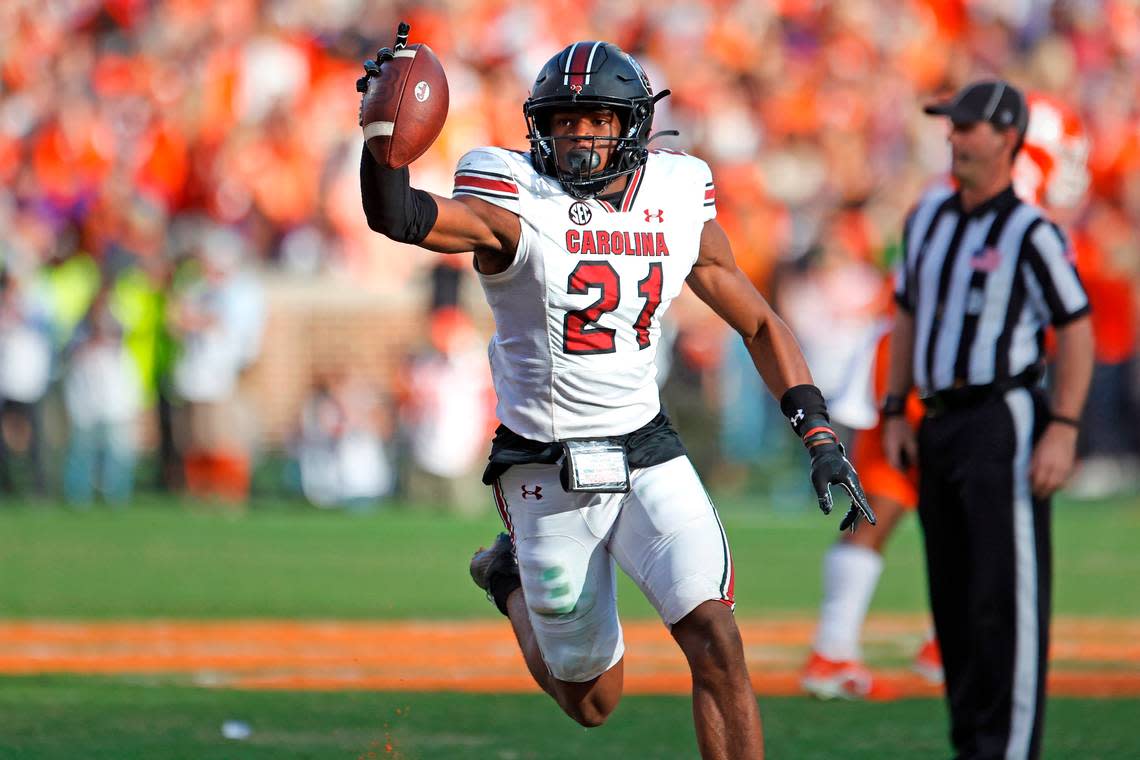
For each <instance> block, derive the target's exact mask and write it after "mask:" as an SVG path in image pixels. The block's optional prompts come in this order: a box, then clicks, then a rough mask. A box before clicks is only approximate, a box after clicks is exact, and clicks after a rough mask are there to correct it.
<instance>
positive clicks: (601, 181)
mask: <svg viewBox="0 0 1140 760" xmlns="http://www.w3.org/2000/svg"><path fill="white" fill-rule="evenodd" d="M603 109H604V110H609V111H613V112H614V114H615V115H616V116H617V119H618V121H619V124H620V128H619V131H618V134H617V135H616V136H613V137H609V136H602V135H595V136H579V135H565V136H561V137H555V136H554V135H553V134H552V129H551V120H552V117H553V115H554V113H555V112H559V111H586V110H603ZM523 111H524V114H525V116H526V120H527V131H528V134H527V138H528V139H529V140H530V145H531V154H532V155H533V156H534V158H535V162H536V165H537V168H538V169H539V171H541V172H542V173H543V174H547V175H549V176H551V177H554V178H555V179H557V180H558V182H559V183H560V184H561V185H562V187H563V188H564V189H565V190H566V192H567V193H568V194H569V195H571V196H573V197H575V198H579V199H582V200H586V199H589V198H593V197H595V196H596V195H598V194H600V193H601V192H603V191H604V190H605V189H606V187H607V186H608V185H609V184H610V183H611V182H613V181H614V180H615V179H617V178H618V177H621V176H624V175H626V174H632V173H633V172H635V171H637V169H638V168H639V167H640V166H641V165H642V164H644V163H645V159H646V157H647V156H648V153H649V151H648V149H647V147H646V145H647V143H648V135H649V128H650V126H651V124H652V113H653V111H652V99H651V98H646V99H645V102H644V103H639V104H637V105H635V106H634V107H632V108H621V107H619V106H615V105H614V104H612V103H602V102H590V101H586V100H582V101H577V102H569V103H565V102H564V103H552V104H548V105H532V104H531V102H530V101H528V102H527V105H526V106H525V107H524V109H523ZM631 115H632V118H631ZM639 115H640V118H638V116H639ZM564 140H568V141H574V142H586V141H588V142H589V146H588V147H585V148H583V149H580V150H572V151H570V152H569V154H568V156H567V159H568V161H569V163H570V164H571V165H570V166H567V167H563V166H560V165H559V163H558V150H557V145H558V143H559V142H560V141H564ZM600 147H608V148H609V151H608V153H609V155H608V157H607V159H606V162H605V165H604V166H603V165H602V164H601V163H600V161H601V153H600V152H599V151H598V148H600ZM591 159H593V160H591ZM575 163H576V164H577V165H574V164H575Z"/></svg>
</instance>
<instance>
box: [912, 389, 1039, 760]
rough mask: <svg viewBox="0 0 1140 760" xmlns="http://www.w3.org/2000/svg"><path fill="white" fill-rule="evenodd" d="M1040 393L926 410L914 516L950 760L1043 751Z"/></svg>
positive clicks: (1008, 758) (1005, 758)
mask: <svg viewBox="0 0 1140 760" xmlns="http://www.w3.org/2000/svg"><path fill="white" fill-rule="evenodd" d="M1045 411H1046V407H1045V404H1044V400H1043V398H1042V396H1041V395H1040V394H1039V392H1037V391H1035V390H1030V389H1027V388H1015V389H1013V390H1009V391H1006V392H1004V393H1001V394H997V393H995V394H994V395H993V396H990V397H989V398H986V399H984V400H982V401H980V402H979V403H977V404H976V405H973V406H970V407H967V408H960V409H953V410H949V411H945V412H943V413H942V414H940V415H938V416H934V417H929V416H928V417H927V418H926V419H924V420H923V422H922V427H921V429H920V431H919V462H920V467H919V472H920V482H919V502H918V512H919V518H920V520H921V522H922V532H923V536H924V541H925V545H926V565H927V579H928V582H929V591H930V606H931V609H932V611H933V613H934V627H935V631H936V632H937V634H938V640H939V642H940V643H941V646H942V660H943V666H944V668H945V673H946V698H947V702H948V703H949V707H950V723H951V727H950V738H951V741H952V742H953V745H954V748H955V750H956V759H957V760H983V759H986V760H989V759H990V758H1000V759H1002V760H1022V759H1023V758H1037V757H1038V756H1039V755H1040V752H1041V727H1042V724H1043V719H1044V712H1045V670H1046V661H1047V657H1048V649H1049V615H1050V587H1051V581H1052V562H1051V559H1052V557H1051V547H1050V538H1049V513H1050V505H1049V501H1048V500H1047V499H1046V500H1039V499H1035V498H1034V497H1033V495H1032V492H1031V490H1030V484H1029V463H1030V460H1031V458H1032V454H1033V444H1034V442H1035V441H1036V440H1037V438H1038V436H1039V435H1040V433H1041V430H1042V429H1043V428H1044V422H1045V419H1046V416H1045Z"/></svg>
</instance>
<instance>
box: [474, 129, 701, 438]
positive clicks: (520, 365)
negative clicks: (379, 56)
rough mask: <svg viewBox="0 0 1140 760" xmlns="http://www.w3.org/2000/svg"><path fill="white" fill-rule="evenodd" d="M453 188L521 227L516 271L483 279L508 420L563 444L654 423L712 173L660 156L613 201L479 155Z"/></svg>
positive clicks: (502, 416)
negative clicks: (672, 308) (666, 322)
mask: <svg viewBox="0 0 1140 760" xmlns="http://www.w3.org/2000/svg"><path fill="white" fill-rule="evenodd" d="M452 194H453V196H460V195H471V196H475V197H477V198H481V199H482V200H485V201H487V202H489V203H493V204H495V205H496V206H500V207H502V208H505V209H507V210H508V211H512V212H514V213H515V214H518V216H519V220H520V222H521V227H522V233H521V235H520V237H519V245H518V250H517V252H516V253H515V258H514V261H513V262H512V263H511V265H510V267H509V268H507V270H506V271H504V272H501V273H499V274H494V275H480V281H481V282H482V285H483V291H484V292H485V294H486V297H487V302H488V303H489V304H490V305H491V310H492V312H493V313H494V316H495V335H494V336H493V337H492V338H491V345H490V349H489V354H490V360H491V372H492V374H493V376H494V382H495V392H496V393H497V395H498V409H497V412H498V417H499V420H500V421H501V422H502V423H503V424H504V425H506V426H507V427H508V428H510V429H511V430H513V431H514V432H515V433H518V434H519V435H521V436H523V437H525V438H530V439H532V440H536V441H559V440H565V439H567V438H589V437H600V436H610V435H621V434H624V433H629V432H631V431H633V430H636V429H637V428H639V427H641V426H642V425H644V424H645V423H647V422H649V420H651V419H653V417H654V416H655V415H656V414H657V413H658V411H660V408H661V401H660V398H659V396H658V390H657V383H656V377H657V367H656V363H655V358H656V354H657V344H658V341H659V340H660V337H661V317H662V316H663V315H664V313H665V310H666V309H667V308H668V307H669V303H670V302H671V301H672V300H673V299H674V298H675V297H676V296H677V294H678V293H680V292H681V286H682V285H683V284H684V282H685V278H686V277H688V275H689V271H690V270H691V269H692V267H693V263H694V262H695V261H696V259H697V253H698V251H699V248H700V239H701V231H702V229H703V227H704V223H705V222H706V221H708V220H709V219H712V218H713V217H715V216H716V200H715V195H716V194H715V190H714V187H713V182H712V174H711V172H710V171H709V168H708V165H707V164H705V162H704V161H702V160H700V159H698V158H694V157H693V156H688V155H685V154H683V153H677V152H673V151H664V150H659V151H651V152H650V154H649V159H648V161H647V162H646V164H645V165H644V166H643V167H642V168H641V169H639V170H638V171H636V172H635V173H633V174H631V175H630V176H629V182H628V185H627V189H626V191H625V193H624V194H623V195H622V198H621V201H620V202H619V203H616V204H610V203H608V202H606V201H603V200H599V199H596V198H595V199H591V200H587V201H581V200H577V199H576V198H574V197H573V196H571V195H568V194H567V193H566V192H565V191H564V190H563V189H562V186H561V185H560V184H559V183H558V181H557V180H555V179H554V178H552V177H548V176H546V175H544V174H540V173H539V172H537V171H536V170H535V169H534V167H533V166H532V165H531V160H530V155H529V154H527V153H519V152H515V151H508V150H503V149H501V148H479V149H476V150H473V151H471V152H469V153H467V154H466V155H465V156H463V158H461V159H460V161H459V167H458V169H456V172H455V189H454V191H453V193H452Z"/></svg>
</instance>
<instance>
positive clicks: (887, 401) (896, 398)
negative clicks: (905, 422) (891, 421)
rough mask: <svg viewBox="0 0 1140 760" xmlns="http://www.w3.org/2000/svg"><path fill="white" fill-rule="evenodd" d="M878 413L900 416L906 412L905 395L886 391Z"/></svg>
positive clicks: (887, 415)
mask: <svg viewBox="0 0 1140 760" xmlns="http://www.w3.org/2000/svg"><path fill="white" fill-rule="evenodd" d="M879 413H880V414H881V415H883V416H884V417H901V416H903V414H905V413H906V396H900V395H898V394H897V393H888V394H887V395H886V397H885V398H884V399H883V405H882V406H881V407H880V408H879Z"/></svg>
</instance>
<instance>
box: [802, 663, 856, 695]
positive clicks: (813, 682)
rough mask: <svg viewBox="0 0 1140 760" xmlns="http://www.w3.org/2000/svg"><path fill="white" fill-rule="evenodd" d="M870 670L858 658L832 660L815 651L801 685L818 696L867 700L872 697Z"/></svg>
mask: <svg viewBox="0 0 1140 760" xmlns="http://www.w3.org/2000/svg"><path fill="white" fill-rule="evenodd" d="M872 685H873V680H872V678H871V671H870V670H868V669H867V667H866V666H865V665H863V663H861V662H858V661H856V660H829V659H827V658H826V657H824V656H822V655H821V654H819V653H818V652H812V653H811V658H810V659H809V660H808V662H807V665H805V666H804V670H803V673H802V674H801V676H800V686H802V687H803V689H804V691H806V692H807V693H808V694H810V695H812V696H813V697H816V698H818V699H867V698H868V697H871V696H872V693H871V691H872Z"/></svg>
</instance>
